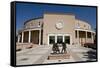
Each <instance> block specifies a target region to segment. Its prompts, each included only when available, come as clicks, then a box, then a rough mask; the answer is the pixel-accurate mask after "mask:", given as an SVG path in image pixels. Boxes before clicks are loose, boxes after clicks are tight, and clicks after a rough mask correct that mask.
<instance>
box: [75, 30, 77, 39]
mask: <svg viewBox="0 0 100 68" xmlns="http://www.w3.org/2000/svg"><path fill="white" fill-rule="evenodd" d="M75 37H76V38H77V30H76V31H75Z"/></svg>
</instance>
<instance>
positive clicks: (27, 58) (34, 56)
mask: <svg viewBox="0 0 100 68" xmlns="http://www.w3.org/2000/svg"><path fill="white" fill-rule="evenodd" d="M50 52H51V47H50V46H42V45H41V46H38V47H35V48H32V49H24V50H22V51H19V52H17V58H16V61H17V65H30V64H42V63H43V62H44V60H45V59H46V58H47V57H48V55H49V54H50Z"/></svg>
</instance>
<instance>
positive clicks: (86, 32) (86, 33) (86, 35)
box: [85, 31, 87, 43]
mask: <svg viewBox="0 0 100 68" xmlns="http://www.w3.org/2000/svg"><path fill="white" fill-rule="evenodd" d="M85 43H87V31H86V42H85Z"/></svg>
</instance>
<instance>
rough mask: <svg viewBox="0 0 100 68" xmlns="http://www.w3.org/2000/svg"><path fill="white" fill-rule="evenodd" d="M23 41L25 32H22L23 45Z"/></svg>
mask: <svg viewBox="0 0 100 68" xmlns="http://www.w3.org/2000/svg"><path fill="white" fill-rule="evenodd" d="M23 40H24V32H22V40H21V42H22V43H23Z"/></svg>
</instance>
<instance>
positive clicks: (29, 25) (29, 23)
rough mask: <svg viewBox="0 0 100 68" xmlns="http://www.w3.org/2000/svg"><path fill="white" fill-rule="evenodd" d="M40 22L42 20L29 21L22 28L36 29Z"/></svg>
mask: <svg viewBox="0 0 100 68" xmlns="http://www.w3.org/2000/svg"><path fill="white" fill-rule="evenodd" d="M42 21H43V19H36V20H31V21H29V22H27V23H26V24H25V25H24V28H32V27H38V26H39V25H41V23H42Z"/></svg>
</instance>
